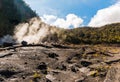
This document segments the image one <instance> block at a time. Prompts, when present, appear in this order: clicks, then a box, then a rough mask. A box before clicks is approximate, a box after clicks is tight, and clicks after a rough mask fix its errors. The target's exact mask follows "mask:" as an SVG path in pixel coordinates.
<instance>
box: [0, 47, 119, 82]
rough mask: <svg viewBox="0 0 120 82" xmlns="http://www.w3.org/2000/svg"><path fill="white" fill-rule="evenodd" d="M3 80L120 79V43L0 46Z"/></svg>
mask: <svg viewBox="0 0 120 82" xmlns="http://www.w3.org/2000/svg"><path fill="white" fill-rule="evenodd" d="M0 82H120V47H115V46H111V47H110V46H91V45H87V46H86V45H84V46H83V45H82V46H81V45H80V46H77V47H69V46H67V47H65V48H64V47H60V48H59V46H55V45H54V46H50V47H45V46H20V47H15V48H4V49H2V48H1V49H0Z"/></svg>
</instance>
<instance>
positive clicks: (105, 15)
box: [88, 0, 120, 27]
mask: <svg viewBox="0 0 120 82" xmlns="http://www.w3.org/2000/svg"><path fill="white" fill-rule="evenodd" d="M116 22H120V0H118V2H117V3H116V4H114V5H112V6H110V7H108V8H104V9H101V10H98V12H97V14H96V15H95V16H94V17H93V18H92V19H91V21H90V23H89V24H88V26H92V27H100V26H103V25H106V24H110V23H116Z"/></svg>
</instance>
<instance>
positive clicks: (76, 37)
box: [14, 18, 120, 44]
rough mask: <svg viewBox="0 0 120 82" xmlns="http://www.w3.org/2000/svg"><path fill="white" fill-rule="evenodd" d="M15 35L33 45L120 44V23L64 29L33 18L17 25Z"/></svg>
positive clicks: (19, 40) (19, 39)
mask: <svg viewBox="0 0 120 82" xmlns="http://www.w3.org/2000/svg"><path fill="white" fill-rule="evenodd" d="M14 33H15V37H16V39H17V40H18V42H21V41H23V40H24V41H27V42H28V43H31V44H32V43H34V44H38V43H41V42H43V43H44V42H48V43H68V44H69V43H70V44H101V43H107V44H109V43H110V44H111V43H112V44H114V43H115V44H116V43H117V44H118V43H120V23H115V24H109V25H105V26H102V27H99V28H97V27H96V28H93V27H79V28H75V29H62V28H57V27H55V26H50V25H48V24H45V23H44V22H42V21H41V19H40V18H32V19H31V20H29V21H27V22H24V23H22V24H19V25H17V26H16V29H15V32H14ZM21 33H22V34H21Z"/></svg>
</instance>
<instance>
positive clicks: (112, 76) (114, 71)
mask: <svg viewBox="0 0 120 82" xmlns="http://www.w3.org/2000/svg"><path fill="white" fill-rule="evenodd" d="M104 82H120V64H119V65H114V66H112V67H111V68H110V70H109V71H108V73H107V76H106V78H105V80H104Z"/></svg>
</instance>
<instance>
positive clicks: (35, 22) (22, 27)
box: [14, 17, 55, 44]
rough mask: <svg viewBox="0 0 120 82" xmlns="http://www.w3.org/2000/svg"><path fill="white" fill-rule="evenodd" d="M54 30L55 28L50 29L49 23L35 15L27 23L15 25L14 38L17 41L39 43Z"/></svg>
mask: <svg viewBox="0 0 120 82" xmlns="http://www.w3.org/2000/svg"><path fill="white" fill-rule="evenodd" d="M54 32H55V29H52V30H51V28H50V26H49V25H47V24H45V23H43V22H42V21H41V20H40V18H36V17H35V18H32V19H31V20H30V21H29V22H27V23H22V24H19V25H17V26H16V28H15V32H14V33H15V35H14V38H15V39H16V40H17V42H18V43H21V42H22V41H26V42H28V44H39V43H41V42H43V40H44V39H45V38H46V37H47V36H49V35H51V34H54Z"/></svg>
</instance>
